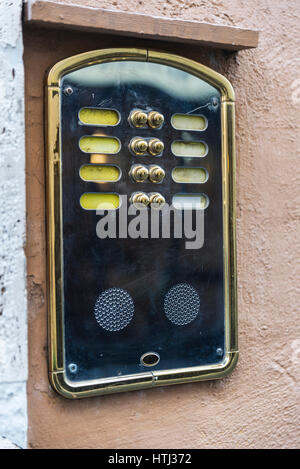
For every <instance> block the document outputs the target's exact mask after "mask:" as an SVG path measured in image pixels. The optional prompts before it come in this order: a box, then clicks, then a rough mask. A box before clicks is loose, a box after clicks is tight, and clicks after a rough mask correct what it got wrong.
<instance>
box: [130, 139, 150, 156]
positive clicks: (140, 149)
mask: <svg viewBox="0 0 300 469" xmlns="http://www.w3.org/2000/svg"><path fill="white" fill-rule="evenodd" d="M129 146H130V148H131V150H132V151H133V152H134V153H135V154H136V155H143V154H144V153H146V151H147V149H148V143H147V142H146V140H143V139H142V138H139V137H136V138H134V139H132V140H131V142H130V144H129Z"/></svg>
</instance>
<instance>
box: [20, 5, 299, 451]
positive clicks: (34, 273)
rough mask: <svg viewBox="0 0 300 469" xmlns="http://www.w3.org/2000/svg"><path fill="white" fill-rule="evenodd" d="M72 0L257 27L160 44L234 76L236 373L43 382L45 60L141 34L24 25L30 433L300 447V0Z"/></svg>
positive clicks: (60, 443) (34, 442)
mask: <svg viewBox="0 0 300 469" xmlns="http://www.w3.org/2000/svg"><path fill="white" fill-rule="evenodd" d="M68 1H69V0H64V2H65V3H66V2H68ZM72 3H74V0H72ZM78 3H79V2H78ZM80 3H81V4H82V3H85V4H87V5H98V6H99V5H101V6H102V7H105V8H118V9H119V10H124V11H139V12H142V13H148V14H152V15H165V16H170V17H178V18H186V19H195V20H204V21H209V22H213V23H222V24H228V25H236V26H245V27H253V28H258V29H260V30H261V34H260V44H259V47H258V49H255V50H249V51H242V52H239V53H238V54H228V53H223V52H220V51H214V50H210V49H202V48H197V47H190V46H177V45H171V44H167V43H158V44H155V45H156V47H158V48H161V49H165V50H172V51H176V52H177V53H179V54H181V55H185V56H187V57H191V58H194V59H196V60H198V61H200V62H203V63H205V64H207V65H209V66H210V67H211V68H213V69H215V70H217V71H219V72H221V73H223V74H224V75H225V76H226V77H227V78H229V80H230V81H231V82H232V84H233V86H234V88H235V92H236V97H237V106H236V113H237V127H236V137H237V249H238V302H239V349H240V360H239V363H238V366H237V368H236V370H235V371H234V373H233V374H232V375H231V376H230V377H228V378H226V379H224V380H221V381H218V382H206V383H204V382H203V383H198V384H189V385H181V386H175V387H168V388H159V389H153V390H147V391H139V392H132V393H126V394H119V395H113V396H105V397H99V398H92V399H88V400H81V401H68V400H64V399H63V398H61V397H59V396H57V395H56V394H55V393H54V392H53V391H52V390H51V388H50V386H49V383H48V379H47V364H46V346H47V336H46V306H45V295H46V288H45V230H44V189H45V188H44V150H43V78H44V73H45V70H46V69H47V68H48V67H49V66H51V65H52V64H54V63H55V62H56V61H57V60H60V59H62V58H63V57H66V56H68V55H73V54H75V53H79V52H82V51H85V50H90V49H96V48H101V47H109V46H111V45H113V46H126V45H132V44H136V45H142V44H144V43H143V42H138V41H136V40H134V39H122V40H120V39H118V38H112V37H109V36H97V35H89V34H85V35H82V34H80V33H72V32H61V31H60V32H53V31H37V30H36V31H34V30H27V31H25V36H24V41H25V66H26V122H27V124H26V125H27V205H28V231H27V236H28V241H27V253H28V282H29V283H28V290H29V317H30V323H29V341H30V345H29V353H30V361H29V372H30V379H29V386H28V401H29V446H30V447H31V448H41V447H43V448H143V447H146V448H166V447H169V448H189V447H192V448H212V447H213V448H234V447H235V448H254V447H257V448H267V447H270V448H283V447H289V448H296V447H297V446H299V441H300V435H299V428H300V425H299V423H300V421H299V420H300V418H299V414H300V412H299V395H300V389H299V365H300V327H299V318H298V314H299V313H298V310H299V281H298V279H299V265H298V260H297V254H298V256H299V239H298V238H299V236H298V232H299V209H298V212H297V203H298V204H299V190H298V188H297V185H299V170H298V166H299V164H298V157H299V155H297V152H298V149H299V143H300V141H299V122H300V119H299V117H300V115H299V106H300V58H299V57H297V56H296V55H295V54H296V44H297V43H299V39H300V30H299V16H300V15H299V14H300V11H299V2H298V0H282V1H280V2H279V1H278V2H277V1H275V2H274V1H272V0H264V1H260V0H247V1H244V0H230V1H229V0H228V1H221V0H215V1H208V0H202V1H201V0H199V1H197V2H194V1H192V0H186V1H184V2H183V1H181V0H167V1H164V2H163V1H161V0H149V1H147V2H144V1H133V0H118V1H109V0H106V1H101V2H99V1H96V0H94V1H92V0H89V1H88V0H85V2H80ZM145 44H149V43H147V42H145ZM152 45H153V44H152Z"/></svg>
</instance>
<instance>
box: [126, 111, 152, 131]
mask: <svg viewBox="0 0 300 469" xmlns="http://www.w3.org/2000/svg"><path fill="white" fill-rule="evenodd" d="M129 120H130V122H131V124H132V125H133V126H134V127H144V126H145V125H146V124H147V120H148V116H147V114H146V113H145V112H143V111H133V112H132V113H131V114H130V116H129Z"/></svg>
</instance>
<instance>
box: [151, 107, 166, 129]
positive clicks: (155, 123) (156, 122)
mask: <svg viewBox="0 0 300 469" xmlns="http://www.w3.org/2000/svg"><path fill="white" fill-rule="evenodd" d="M164 120H165V118H164V116H163V115H162V114H160V112H157V111H151V112H149V114H148V125H149V127H152V128H153V129H157V128H158V127H161V126H162V125H163V123H164Z"/></svg>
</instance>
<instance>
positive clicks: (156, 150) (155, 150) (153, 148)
mask: <svg viewBox="0 0 300 469" xmlns="http://www.w3.org/2000/svg"><path fill="white" fill-rule="evenodd" d="M164 147H165V146H164V144H163V142H162V141H161V140H159V139H158V138H152V139H151V140H150V141H149V153H151V155H154V156H155V155H159V154H160V153H161V152H162V151H163V149H164Z"/></svg>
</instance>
